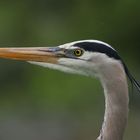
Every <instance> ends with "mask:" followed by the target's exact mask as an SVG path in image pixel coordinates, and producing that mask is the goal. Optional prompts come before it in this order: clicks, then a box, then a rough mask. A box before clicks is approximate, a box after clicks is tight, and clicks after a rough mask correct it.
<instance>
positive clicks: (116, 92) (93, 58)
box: [0, 40, 140, 140]
mask: <svg viewBox="0 0 140 140" xmlns="http://www.w3.org/2000/svg"><path fill="white" fill-rule="evenodd" d="M0 57H1V58H10V59H17V60H25V61H28V62H30V63H33V64H37V65H40V66H44V67H48V68H52V69H57V70H61V71H64V72H68V73H76V74H81V75H86V76H91V77H93V76H96V77H97V78H99V80H100V81H101V84H102V86H103V89H104V95H105V115H104V121H103V125H102V128H101V131H100V135H99V137H98V138H97V140H122V139H123V134H124V130H125V127H126V123H127V117H128V110H129V109H128V108H129V107H128V103H129V97H128V84H127V79H126V75H127V76H128V78H129V79H130V81H131V83H132V84H133V85H135V86H136V87H137V89H138V90H139V91H140V84H139V83H138V82H137V81H136V80H135V79H134V78H133V76H132V75H131V74H130V72H129V71H128V68H127V67H126V65H125V64H124V62H123V60H122V59H121V57H120V56H119V55H118V53H117V51H116V50H115V49H114V48H112V47H111V46H110V45H108V44H107V43H104V42H101V41H97V40H82V41H75V42H71V43H67V44H64V45H60V46H57V47H36V48H33V47H32V48H26V47H25V48H0Z"/></svg>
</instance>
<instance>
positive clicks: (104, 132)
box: [97, 64, 129, 140]
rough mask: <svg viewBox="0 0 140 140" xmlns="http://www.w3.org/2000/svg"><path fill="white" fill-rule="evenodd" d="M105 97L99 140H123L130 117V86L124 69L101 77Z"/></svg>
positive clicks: (107, 72) (109, 72)
mask: <svg viewBox="0 0 140 140" xmlns="http://www.w3.org/2000/svg"><path fill="white" fill-rule="evenodd" d="M100 79H101V82H102V85H103V87H104V95H105V115H104V122H103V125H102V129H101V132H100V136H99V137H98V138H97V140H122V139H123V134H124V130H125V127H126V123H127V117H128V110H129V109H128V102H129V97H128V86H127V80H126V76H125V72H124V69H123V67H122V66H121V65H120V64H119V65H118V66H116V67H115V69H114V72H112V69H111V71H109V70H107V71H106V72H103V74H102V76H101V78H100Z"/></svg>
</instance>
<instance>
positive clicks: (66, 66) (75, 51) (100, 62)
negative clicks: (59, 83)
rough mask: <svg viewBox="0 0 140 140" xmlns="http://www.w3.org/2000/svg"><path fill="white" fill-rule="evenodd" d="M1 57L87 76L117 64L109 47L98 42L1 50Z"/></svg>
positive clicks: (117, 58) (113, 52) (87, 41)
mask: <svg viewBox="0 0 140 140" xmlns="http://www.w3.org/2000/svg"><path fill="white" fill-rule="evenodd" d="M0 57H4V58H10V59H17V60H25V61H28V62H30V63H33V64H37V65H40V66H44V67H48V68H51V69H57V70H61V71H64V72H68V73H76V74H82V75H90V76H91V75H98V74H99V73H100V72H101V71H102V70H103V67H104V69H105V66H106V67H108V65H110V64H112V63H114V62H116V60H117V61H118V60H120V57H119V56H118V54H117V52H116V51H115V50H114V49H113V48H112V47H111V46H110V45H108V44H106V43H104V42H101V41H97V40H82V41H75V42H71V43H66V44H63V45H59V46H57V47H35V48H1V49H0ZM110 66H111V65H110Z"/></svg>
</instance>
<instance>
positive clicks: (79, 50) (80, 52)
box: [74, 49, 84, 57]
mask: <svg viewBox="0 0 140 140" xmlns="http://www.w3.org/2000/svg"><path fill="white" fill-rule="evenodd" d="M83 53H84V52H83V50H81V49H76V50H74V55H75V56H77V57H80V56H82V54H83Z"/></svg>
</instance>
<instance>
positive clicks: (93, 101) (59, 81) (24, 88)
mask: <svg viewBox="0 0 140 140" xmlns="http://www.w3.org/2000/svg"><path fill="white" fill-rule="evenodd" d="M82 39H97V40H102V41H105V42H107V43H109V44H111V45H112V46H113V47H114V48H115V49H116V50H118V52H119V53H120V55H121V56H122V57H123V59H124V61H125V62H126V64H127V65H128V67H129V69H130V71H131V72H132V74H133V75H134V76H135V77H136V79H137V80H138V81H140V72H139V71H140V1H138V0H107V1H103V0H71V1H65V0H58V1H57V0H39V1H34V0H18V1H17V0H13V1H6V0H1V1H0V47H21V46H25V47H30V46H56V45H60V44H63V43H67V42H71V41H75V40H82ZM130 91H131V86H130ZM103 114H104V96H103V90H102V87H101V85H100V83H99V81H98V80H96V79H90V78H88V77H83V76H78V75H69V74H65V73H61V72H59V71H54V70H49V69H45V68H42V67H39V66H34V65H30V64H28V63H25V62H18V61H12V60H4V59H1V60H0V140H25V139H26V140H94V139H96V137H97V136H98V134H99V129H100V126H101V123H102V120H103ZM139 130H140V95H139V94H138V92H137V91H136V90H135V89H134V93H133V94H132V93H130V115H129V121H128V126H127V129H126V133H125V137H124V140H139V139H140V133H139Z"/></svg>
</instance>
